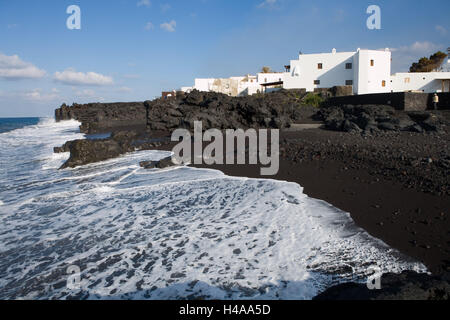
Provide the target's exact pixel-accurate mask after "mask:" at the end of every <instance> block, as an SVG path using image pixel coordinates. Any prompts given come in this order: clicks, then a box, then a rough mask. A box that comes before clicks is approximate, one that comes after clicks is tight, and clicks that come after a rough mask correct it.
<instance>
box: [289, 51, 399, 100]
mask: <svg viewBox="0 0 450 320" xmlns="http://www.w3.org/2000/svg"><path fill="white" fill-rule="evenodd" d="M390 72H391V52H390V51H389V50H387V49H386V50H384V51H377V50H359V49H358V51H356V52H337V51H336V49H333V51H332V52H331V53H319V54H300V55H299V59H298V60H292V61H291V64H290V72H287V73H285V76H284V83H283V88H285V89H302V88H304V89H306V90H307V91H314V89H316V88H331V87H334V86H345V85H352V86H353V92H354V93H355V94H367V93H381V92H390V91H391V87H390Z"/></svg>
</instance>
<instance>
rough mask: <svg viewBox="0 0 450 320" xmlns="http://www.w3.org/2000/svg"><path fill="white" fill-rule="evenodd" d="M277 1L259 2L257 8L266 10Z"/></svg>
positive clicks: (266, 0) (265, 0)
mask: <svg viewBox="0 0 450 320" xmlns="http://www.w3.org/2000/svg"><path fill="white" fill-rule="evenodd" d="M277 1H278V0H264V1H263V2H261V3H260V4H259V5H258V6H257V7H258V8H267V7H273V6H274V5H276V4H277Z"/></svg>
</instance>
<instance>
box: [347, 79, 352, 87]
mask: <svg viewBox="0 0 450 320" xmlns="http://www.w3.org/2000/svg"><path fill="white" fill-rule="evenodd" d="M345 85H346V86H352V85H353V80H345Z"/></svg>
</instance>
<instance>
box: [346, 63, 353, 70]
mask: <svg viewBox="0 0 450 320" xmlns="http://www.w3.org/2000/svg"><path fill="white" fill-rule="evenodd" d="M352 68H353V65H352V64H351V63H346V64H345V69H347V70H348V69H352Z"/></svg>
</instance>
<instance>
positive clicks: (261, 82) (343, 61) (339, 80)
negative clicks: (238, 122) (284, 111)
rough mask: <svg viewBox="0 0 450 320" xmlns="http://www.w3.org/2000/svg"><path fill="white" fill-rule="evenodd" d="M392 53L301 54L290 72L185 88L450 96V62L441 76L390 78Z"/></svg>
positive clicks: (207, 81)
mask: <svg viewBox="0 0 450 320" xmlns="http://www.w3.org/2000/svg"><path fill="white" fill-rule="evenodd" d="M391 61H392V58H391V52H390V51H389V49H385V50H361V49H358V50H357V51H355V52H337V51H336V49H333V50H332V52H330V53H319V54H300V55H299V58H298V60H292V61H291V62H290V66H288V72H284V73H276V72H273V73H258V74H257V75H256V76H251V75H247V76H244V77H231V78H225V79H214V78H209V79H195V85H194V87H185V88H182V91H185V92H188V91H191V90H193V89H196V90H199V91H212V92H220V93H223V94H227V95H230V96H242V95H252V94H255V93H259V92H268V91H271V90H277V89H278V88H279V87H282V88H284V89H306V91H309V92H313V91H314V89H317V88H331V87H334V86H346V85H347V86H350V85H351V86H353V93H354V94H370V93H387V92H403V91H420V92H426V93H432V92H446V91H449V92H450V72H449V71H450V61H447V63H445V64H444V66H443V68H442V70H441V71H440V72H428V73H396V74H394V75H391Z"/></svg>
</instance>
